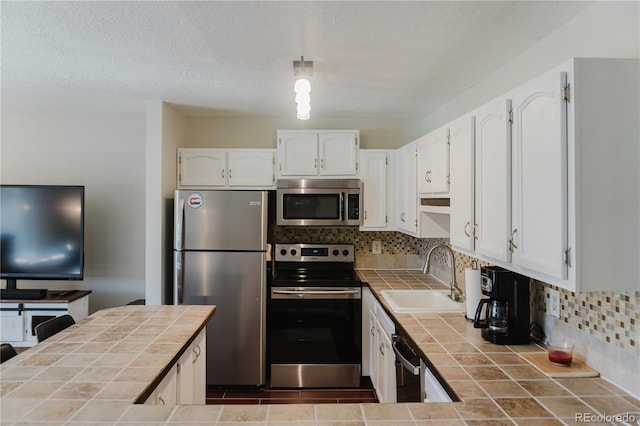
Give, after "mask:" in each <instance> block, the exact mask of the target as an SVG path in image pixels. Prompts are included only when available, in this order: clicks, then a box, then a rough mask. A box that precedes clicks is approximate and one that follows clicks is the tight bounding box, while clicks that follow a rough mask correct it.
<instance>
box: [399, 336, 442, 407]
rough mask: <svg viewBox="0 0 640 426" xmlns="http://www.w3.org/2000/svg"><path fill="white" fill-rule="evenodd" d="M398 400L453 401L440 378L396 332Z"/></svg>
mask: <svg viewBox="0 0 640 426" xmlns="http://www.w3.org/2000/svg"><path fill="white" fill-rule="evenodd" d="M392 340H393V351H394V352H395V354H396V393H397V400H398V402H451V401H452V399H451V397H450V396H449V394H448V393H447V391H445V390H444V388H443V387H442V385H441V384H440V382H439V381H438V379H437V378H436V377H435V376H434V374H433V373H432V372H431V371H430V370H429V367H427V365H426V364H425V362H424V361H423V360H422V359H421V358H420V357H419V356H418V355H417V354H416V353H415V351H414V350H413V349H412V348H411V346H409V344H408V343H407V342H406V341H405V339H404V337H403V336H402V335H400V334H394V335H393V336H392Z"/></svg>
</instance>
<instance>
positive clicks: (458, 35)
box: [1, 1, 591, 118]
mask: <svg viewBox="0 0 640 426" xmlns="http://www.w3.org/2000/svg"><path fill="white" fill-rule="evenodd" d="M590 4H591V3H590V2H573V1H532V2H527V1H513V2H511V1H497V2H486V1H469V2H459V1H444V2H439V1H414V2H396V1H393V2H384V1H382V2H356V1H353V2H349V1H343V2H325V1H313V2H274V1H263V2H243V1H210V2H190V1H179V2H170V1H167V2H145V1H142V2H7V1H2V3H1V15H2V22H1V24H2V27H1V31H2V33H1V35H2V46H1V48H2V50H1V55H2V65H1V71H2V97H3V104H4V105H11V103H16V104H19V103H20V102H27V101H28V100H32V101H35V102H64V100H65V99H72V98H82V97H84V98H87V97H104V98H110V99H112V100H120V101H123V100H129V99H134V100H145V99H151V98H153V99H162V100H164V101H167V102H171V103H174V104H178V105H181V106H183V107H181V108H184V109H185V110H188V111H191V113H197V112H198V113H203V112H206V113H209V114H217V115H243V114H250V115H270V116H281V115H287V116H288V115H295V103H294V102H293V97H294V95H293V91H292V85H293V66H292V61H293V60H297V59H300V56H301V55H304V57H305V59H306V60H312V61H314V70H313V77H312V93H311V97H312V98H311V99H312V111H311V114H312V116H313V115H316V116H323V117H344V116H348V117H364V118H375V117H405V118H416V117H422V116H425V115H426V114H428V113H429V112H430V111H432V110H433V109H435V108H437V107H438V106H439V105H441V104H442V103H443V102H445V101H446V100H448V99H450V98H451V97H453V96H455V95H456V94H458V93H460V92H462V91H464V90H465V89H467V88H469V87H471V86H473V85H474V84H476V83H477V82H478V81H480V80H482V79H483V78H484V77H485V76H486V75H487V74H488V73H490V72H491V71H492V70H495V69H496V68H498V67H500V66H501V65H503V64H504V63H506V62H507V61H508V60H509V59H510V58H512V57H514V56H515V55H517V54H518V53H519V52H521V51H522V50H524V49H526V48H528V47H529V46H531V45H533V44H534V43H535V42H536V41H538V40H539V39H541V38H542V37H544V36H545V35H546V34H548V33H549V32H551V31H553V30H554V29H556V28H558V27H560V26H561V25H563V24H564V23H565V22H567V21H568V20H570V19H571V18H572V17H574V16H575V15H577V14H578V13H580V12H581V11H582V10H584V9H585V8H586V7H588V6H589V5H590Z"/></svg>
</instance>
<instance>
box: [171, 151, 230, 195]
mask: <svg viewBox="0 0 640 426" xmlns="http://www.w3.org/2000/svg"><path fill="white" fill-rule="evenodd" d="M225 165H226V154H225V151H224V150H219V149H208V148H202V149H199V148H180V149H178V169H179V170H178V187H181V188H184V187H195V186H199V187H202V186H205V187H217V186H225V185H226V182H227V179H226V176H225Z"/></svg>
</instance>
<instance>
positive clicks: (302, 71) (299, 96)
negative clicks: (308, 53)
mask: <svg viewBox="0 0 640 426" xmlns="http://www.w3.org/2000/svg"><path fill="white" fill-rule="evenodd" d="M312 74H313V61H305V60H304V56H301V57H300V60H299V61H293V76H294V77H295V79H296V82H295V83H294V85H293V90H294V92H296V98H295V99H296V104H297V106H298V114H297V117H298V119H300V120H308V119H309V117H310V116H311V115H310V114H311V81H310V78H311V75H312Z"/></svg>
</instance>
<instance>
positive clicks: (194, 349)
mask: <svg viewBox="0 0 640 426" xmlns="http://www.w3.org/2000/svg"><path fill="white" fill-rule="evenodd" d="M196 349H197V351H196ZM193 353H195V354H196V357H195V358H194V359H193V361H192V364H195V363H196V361H197V360H198V358H199V357H200V354H201V353H202V349H200V345H196V346H195V347H194V348H193Z"/></svg>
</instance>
